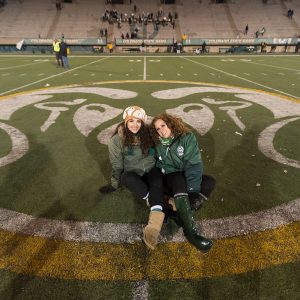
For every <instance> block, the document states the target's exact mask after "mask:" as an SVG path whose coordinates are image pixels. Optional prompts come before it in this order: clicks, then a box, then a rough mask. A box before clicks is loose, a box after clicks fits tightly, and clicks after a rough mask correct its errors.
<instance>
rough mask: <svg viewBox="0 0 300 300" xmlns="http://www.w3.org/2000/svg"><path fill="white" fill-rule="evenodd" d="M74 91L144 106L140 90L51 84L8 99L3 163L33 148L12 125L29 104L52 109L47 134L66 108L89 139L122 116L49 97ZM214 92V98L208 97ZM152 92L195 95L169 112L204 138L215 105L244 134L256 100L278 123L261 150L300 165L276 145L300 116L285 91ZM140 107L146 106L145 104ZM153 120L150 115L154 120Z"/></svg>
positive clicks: (3, 109)
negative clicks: (223, 96) (72, 111)
mask: <svg viewBox="0 0 300 300" xmlns="http://www.w3.org/2000/svg"><path fill="white" fill-rule="evenodd" d="M74 93H76V94H78V93H84V94H90V95H97V96H100V97H101V101H103V102H109V101H107V99H108V100H110V99H119V100H128V99H132V103H133V104H139V103H135V98H136V97H137V96H138V93H137V92H135V91H128V90H123V89H114V88H102V87H84V86H82V87H65V88H51V89H47V90H42V91H34V92H31V93H26V94H23V95H17V96H12V97H6V98H5V99H3V101H1V102H0V129H1V130H2V131H4V132H5V133H6V134H7V135H8V136H9V138H10V140H11V149H10V151H9V153H8V154H6V155H4V156H3V157H0V167H2V166H5V165H8V164H11V163H13V162H15V161H17V160H18V159H20V158H21V157H23V156H24V155H25V154H26V153H27V152H28V151H29V150H30V149H29V139H28V137H27V136H26V135H25V134H24V133H23V132H22V128H16V127H14V126H12V125H9V124H8V123H10V120H11V117H12V115H13V114H14V113H15V112H17V111H18V110H20V109H23V108H24V107H26V106H31V105H33V106H34V107H35V108H36V109H38V110H41V111H48V112H49V115H48V118H47V119H46V120H45V121H44V123H43V124H42V125H41V127H40V130H41V132H43V133H46V132H47V130H49V128H50V127H51V126H55V124H56V123H57V122H59V120H60V119H61V118H63V115H64V112H66V111H68V110H69V109H70V107H71V106H75V107H78V109H77V110H76V112H75V114H74V116H73V123H74V126H75V127H76V128H77V130H78V132H79V133H80V134H82V135H84V136H86V137H87V136H89V134H90V133H91V132H92V131H93V130H94V129H95V128H97V127H99V126H100V125H101V124H103V123H105V122H107V121H109V120H111V119H114V118H116V117H117V116H119V115H121V113H122V109H120V108H115V107H112V106H111V105H108V104H102V103H92V104H85V102H87V100H88V99H86V98H78V99H74V100H70V101H68V100H67V101H49V100H50V99H51V98H52V97H53V95H57V94H70V98H71V97H74V96H71V95H72V94H74ZM210 93H211V94H212V95H214V96H207V95H209V94H210ZM222 93H226V94H227V96H226V98H228V94H229V95H230V94H232V98H231V97H229V98H228V100H219V99H218V98H217V97H216V95H217V94H222ZM203 94H205V97H203V96H201V95H203ZM151 95H152V97H153V98H154V99H156V100H157V101H169V103H170V106H171V105H172V100H178V99H182V100H183V101H184V97H186V96H191V95H192V96H193V98H194V99H195V101H196V102H192V103H185V104H182V105H179V106H177V107H175V108H170V109H167V110H166V112H167V113H170V114H173V115H176V116H179V117H181V118H182V119H183V121H184V122H186V123H187V124H188V125H190V126H191V127H193V128H194V129H195V130H196V131H197V132H198V133H199V134H200V135H201V136H204V135H205V134H207V133H208V132H209V131H210V130H211V128H212V127H213V125H214V122H215V114H214V112H213V111H212V110H211V108H210V107H209V106H208V105H210V106H214V107H216V108H217V109H218V110H220V111H224V112H225V113H226V114H227V115H228V116H229V118H230V119H231V120H232V122H233V123H234V126H235V127H236V131H235V133H236V134H238V135H242V134H243V132H244V131H245V130H246V129H247V128H246V126H247V124H245V123H244V122H243V121H242V120H241V118H239V116H238V113H239V112H240V111H242V110H246V109H247V108H249V107H251V106H252V105H253V104H257V105H260V106H263V107H265V108H266V109H268V110H270V111H271V112H272V113H273V115H274V123H273V124H271V125H269V126H267V127H266V128H265V129H264V130H263V131H262V132H261V133H260V134H259V138H258V148H259V150H260V151H261V152H262V153H263V154H264V155H265V156H266V157H268V158H270V159H272V160H274V161H276V162H278V163H280V164H283V165H288V166H291V167H294V168H300V161H298V160H295V159H291V158H288V157H286V156H285V155H284V154H282V153H280V151H278V150H277V149H275V147H274V139H275V138H276V134H277V132H278V131H279V130H280V129H282V128H283V127H284V126H286V125H287V124H290V123H292V122H295V121H297V120H299V119H300V105H299V104H298V103H297V102H293V101H289V100H288V101H287V100H286V99H283V98H282V97H280V96H279V95H275V94H268V93H264V92H261V91H254V90H246V89H240V88H232V87H227V86H212V85H208V86H203V85H202V86H194V87H180V88H173V89H167V90H161V91H156V92H153V93H152V94H151ZM64 99H65V97H64ZM45 100H47V101H45ZM199 102H201V103H199ZM140 105H141V106H143V105H142V104H140ZM147 113H148V114H151V111H150V112H149V111H147ZM151 119H152V118H151V117H150V118H149V120H151ZM120 120H121V118H120ZM115 125H116V124H115ZM115 125H113V126H110V127H108V128H106V129H104V130H102V131H101V132H100V133H99V134H98V136H97V139H98V141H99V143H101V144H105V145H106V144H107V143H108V141H109V139H110V137H111V134H112V132H113V130H114V128H115ZM33 126H34V124H33Z"/></svg>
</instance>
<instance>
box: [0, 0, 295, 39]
mask: <svg viewBox="0 0 300 300" xmlns="http://www.w3.org/2000/svg"><path fill="white" fill-rule="evenodd" d="M130 2H131V1H124V4H113V3H110V1H108V2H107V1H105V0H73V1H67V2H66V1H63V2H62V3H61V8H59V9H58V7H57V1H54V0H49V1H39V0H26V1H17V0H10V1H7V2H6V5H5V6H3V7H1V8H0V44H13V43H17V42H18V41H20V39H24V38H48V39H52V38H55V37H60V36H61V35H62V34H64V36H65V37H66V38H99V37H100V36H101V34H100V29H105V28H106V29H107V30H108V35H107V38H108V39H107V40H108V41H114V40H115V39H116V38H121V36H122V34H123V35H124V36H126V34H127V33H128V34H129V35H130V36H131V35H132V32H136V36H135V37H134V38H138V39H174V40H177V41H180V40H181V37H182V36H183V35H186V37H187V39H193V38H200V39H207V38H220V39H222V38H223V39H224V38H231V39H232V38H234V39H235V38H254V37H255V33H256V32H258V33H259V36H258V37H262V34H261V29H262V28H263V27H264V28H265V32H264V34H263V37H264V38H265V37H271V38H276V37H279V38H285V37H298V36H300V25H299V24H300V16H299V13H298V12H300V1H297V0H289V1H283V0H267V1H262V0H252V1H248V0H227V1H223V2H222V3H217V2H219V1H213V0H186V1H183V0H177V1H176V4H171V5H170V4H162V2H163V1H147V0H139V1H132V3H131V4H130ZM135 3H136V4H135ZM164 3H166V2H164ZM134 5H136V8H137V9H136V12H134ZM289 9H293V11H294V12H295V14H294V15H293V17H290V18H289V17H288V16H287V12H288V10H289ZM105 11H117V12H118V16H120V14H121V13H122V15H123V19H122V22H121V23H120V24H118V21H117V19H114V20H113V21H112V22H108V21H107V20H104V19H103V15H104V13H105ZM158 11H161V15H160V16H159V20H160V23H159V24H158V25H157V26H156V25H155V24H154V23H155V22H154V21H153V20H154V19H155V17H156V16H157V12H158ZM133 13H134V16H135V18H138V16H143V15H144V16H145V15H149V14H151V13H153V15H154V18H153V20H152V19H151V18H149V20H148V21H147V22H146V23H147V24H145V22H139V21H135V22H131V24H129V21H128V18H129V17H130V16H131V15H132V14H133ZM169 13H170V14H171V15H172V16H173V17H174V16H175V14H176V15H178V19H176V23H175V27H174V28H173V26H172V23H171V22H170V21H169V20H168V19H169V17H168V16H169ZM125 16H126V17H125ZM164 17H165V18H166V20H167V23H165V24H164V25H163V23H164V22H163V21H162V20H163V18H164ZM246 24H248V25H249V31H248V34H247V35H245V34H244V30H245V26H246Z"/></svg>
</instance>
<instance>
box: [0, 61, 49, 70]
mask: <svg viewBox="0 0 300 300" xmlns="http://www.w3.org/2000/svg"><path fill="white" fill-rule="evenodd" d="M45 62H49V61H39V62H32V63H30V64H23V65H18V66H12V67H4V68H0V71H3V70H9V69H16V68H20V67H25V66H32V65H36V64H41V63H45Z"/></svg>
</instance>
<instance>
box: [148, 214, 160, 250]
mask: <svg viewBox="0 0 300 300" xmlns="http://www.w3.org/2000/svg"><path fill="white" fill-rule="evenodd" d="M164 218H165V214H164V213H163V212H161V211H151V212H150V215H149V221H148V225H147V226H146V227H145V228H144V230H143V240H144V242H145V244H146V245H147V246H148V247H149V248H150V249H152V250H154V249H155V247H156V245H157V243H158V237H159V233H160V230H161V226H162V224H163V221H164Z"/></svg>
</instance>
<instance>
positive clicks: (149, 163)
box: [108, 134, 155, 188]
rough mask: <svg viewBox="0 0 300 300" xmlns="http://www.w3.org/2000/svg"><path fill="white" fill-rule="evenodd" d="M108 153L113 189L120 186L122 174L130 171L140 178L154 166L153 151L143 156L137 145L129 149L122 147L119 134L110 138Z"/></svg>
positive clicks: (121, 139)
mask: <svg viewBox="0 0 300 300" xmlns="http://www.w3.org/2000/svg"><path fill="white" fill-rule="evenodd" d="M151 150H152V151H151ZM108 151H109V159H110V162H111V166H112V174H111V185H112V186H113V187H114V188H118V187H119V186H120V178H121V174H122V173H123V172H129V171H131V172H135V173H136V174H138V175H140V176H142V175H144V174H145V173H148V172H149V171H150V170H151V169H152V168H153V167H154V166H155V156H154V149H150V153H149V155H148V156H144V155H143V153H142V150H141V147H140V146H139V145H135V146H132V147H130V148H129V147H124V146H123V138H122V137H121V136H120V134H116V135H114V136H113V137H112V138H111V140H110V142H109V144H108Z"/></svg>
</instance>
